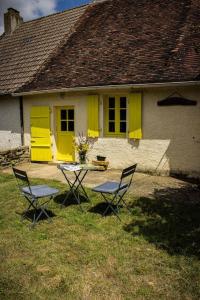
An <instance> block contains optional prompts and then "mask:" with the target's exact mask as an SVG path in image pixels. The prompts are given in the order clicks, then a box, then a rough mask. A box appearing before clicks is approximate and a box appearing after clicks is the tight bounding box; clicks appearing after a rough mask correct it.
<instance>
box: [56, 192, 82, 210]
mask: <svg viewBox="0 0 200 300" xmlns="http://www.w3.org/2000/svg"><path fill="white" fill-rule="evenodd" d="M66 196H67V193H66V192H65V193H62V194H59V195H57V196H56V197H54V202H56V203H57V204H60V205H64V206H66V207H67V206H70V205H78V202H77V200H76V198H75V196H74V195H73V193H68V196H67V199H66V201H65V198H66ZM77 196H78V195H77ZM79 199H80V202H81V203H84V202H88V199H87V198H86V197H85V196H83V195H80V194H79ZM63 201H65V203H64V204H63Z"/></svg>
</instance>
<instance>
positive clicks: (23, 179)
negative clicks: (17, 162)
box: [12, 168, 31, 193]
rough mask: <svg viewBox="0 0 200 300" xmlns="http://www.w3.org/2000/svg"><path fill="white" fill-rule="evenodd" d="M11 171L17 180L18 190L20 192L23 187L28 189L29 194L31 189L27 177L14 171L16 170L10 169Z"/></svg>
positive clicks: (23, 172)
mask: <svg viewBox="0 0 200 300" xmlns="http://www.w3.org/2000/svg"><path fill="white" fill-rule="evenodd" d="M12 169H13V173H14V175H15V177H16V179H17V183H18V186H19V189H20V190H21V189H22V188H23V187H25V186H26V187H28V188H29V190H30V193H31V188H30V183H29V180H28V176H27V173H26V172H25V171H22V170H19V169H16V168H12Z"/></svg>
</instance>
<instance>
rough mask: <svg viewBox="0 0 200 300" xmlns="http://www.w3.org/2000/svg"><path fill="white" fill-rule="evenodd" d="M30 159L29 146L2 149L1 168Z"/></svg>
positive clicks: (0, 153) (0, 156) (0, 155)
mask: <svg viewBox="0 0 200 300" xmlns="http://www.w3.org/2000/svg"><path fill="white" fill-rule="evenodd" d="M28 161H30V153H29V147H26V146H24V147H18V148H15V149H11V150H5V151H0V169H3V168H6V167H10V166H12V165H17V164H19V163H22V162H28Z"/></svg>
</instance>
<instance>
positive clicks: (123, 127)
mask: <svg viewBox="0 0 200 300" xmlns="http://www.w3.org/2000/svg"><path fill="white" fill-rule="evenodd" d="M120 132H126V122H120Z"/></svg>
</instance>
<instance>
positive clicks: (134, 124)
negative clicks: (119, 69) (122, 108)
mask: <svg viewBox="0 0 200 300" xmlns="http://www.w3.org/2000/svg"><path fill="white" fill-rule="evenodd" d="M129 138H130V139H142V94H141V93H133V94H130V95H129Z"/></svg>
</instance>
